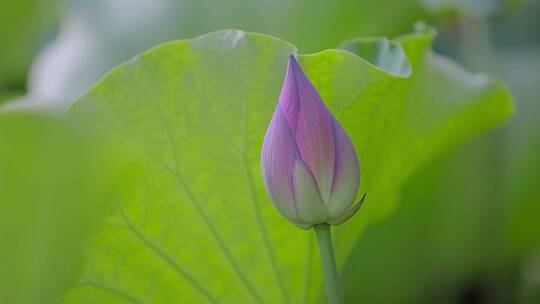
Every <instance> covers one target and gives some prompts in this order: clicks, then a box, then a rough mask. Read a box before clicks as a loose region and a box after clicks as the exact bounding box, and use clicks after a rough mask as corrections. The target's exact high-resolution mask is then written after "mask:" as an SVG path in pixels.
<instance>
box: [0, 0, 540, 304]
mask: <svg viewBox="0 0 540 304" xmlns="http://www.w3.org/2000/svg"><path fill="white" fill-rule="evenodd" d="M418 20H424V21H425V22H427V23H428V24H431V25H433V26H434V27H435V28H436V29H437V31H438V36H437V38H436V41H435V44H434V49H435V50H436V51H437V52H438V53H441V54H445V55H447V56H449V57H451V58H453V59H455V60H456V61H458V62H460V63H461V64H462V65H464V66H465V67H466V68H467V69H469V70H472V71H487V72H489V73H491V74H495V75H498V76H499V77H501V78H502V79H504V80H505V81H506V82H507V83H508V84H509V86H510V87H511V90H512V92H513V94H514V96H515V99H516V108H517V112H516V115H515V116H514V117H512V118H511V119H510V120H509V121H508V122H507V123H505V124H504V125H502V126H500V127H499V128H497V129H496V130H493V131H491V132H490V133H489V134H484V135H483V136H481V137H479V138H476V139H474V140H472V141H470V142H468V143H466V144H465V145H463V146H461V147H458V148H456V149H454V150H452V151H450V152H448V153H447V154H446V155H444V156H441V157H439V158H437V159H435V160H433V161H432V162H430V163H429V164H428V165H426V166H425V167H424V168H423V169H421V170H419V171H418V172H416V173H415V175H414V176H413V177H412V178H411V179H410V180H409V181H408V182H407V184H406V185H405V187H404V188H403V190H402V195H401V197H400V199H399V200H400V202H399V205H398V206H399V207H398V208H397V210H396V211H395V212H394V213H392V214H391V215H390V216H388V217H387V218H386V219H384V220H381V221H379V222H378V223H376V224H374V225H371V226H369V227H367V229H366V230H365V231H364V232H363V233H362V235H361V236H360V238H359V239H358V240H357V241H356V245H355V247H354V251H353V254H352V255H351V256H350V257H349V259H348V260H347V261H346V262H345V265H346V266H345V267H344V271H343V274H342V282H343V287H344V294H345V298H346V301H347V303H540V194H539V192H537V188H538V186H539V185H540V1H525V0H522V1H520V0H508V1H502V0H501V1H496V0H484V1H482V0H471V1H466V0H455V1H452V0H408V1H392V0H379V1H367V0H344V1H322V0H314V1H307V0H305V1H302V0H299V1H286V0H276V1H247V0H246V1H243V0H233V1H211V0H201V1H195V0H194V1H182V0H179V1H173V0H154V1H152V0H95V1H85V0H73V1H45V0H43V1H40V0H24V1H15V0H3V1H2V4H0V104H3V107H4V110H6V109H7V110H9V109H14V108H26V109H30V110H40V111H45V112H47V113H51V112H52V113H59V112H61V111H63V110H65V109H66V108H67V106H68V105H69V103H70V102H71V101H72V100H73V99H75V98H76V97H78V96H80V95H81V94H83V93H84V92H85V91H86V90H87V89H88V88H89V87H90V86H91V85H92V84H93V83H95V82H96V81H97V80H98V79H99V78H100V77H101V76H102V75H103V74H104V73H105V72H106V71H108V70H109V69H110V68H112V67H114V66H115V65H117V64H119V63H121V62H123V61H125V60H128V59H129V58H131V57H133V56H134V55H136V54H138V53H140V52H141V51H143V50H146V49H148V48H150V47H153V46H155V45H157V44H159V43H162V42H165V41H168V40H171V39H180V38H191V37H194V36H197V35H200V34H204V33H206V32H209V31H213V30H217V29H222V28H239V29H242V30H247V31H254V32H261V33H267V34H272V35H275V36H278V37H281V38H284V39H286V40H288V41H290V42H291V43H293V44H295V45H296V46H298V48H299V50H300V52H303V53H308V52H314V51H319V50H322V49H325V48H333V47H336V46H337V45H338V44H339V43H340V42H342V41H344V40H346V39H349V38H354V37H359V36H388V37H393V36H396V35H399V34H404V33H408V32H410V31H411V30H412V28H413V25H414V23H415V22H416V21H418ZM10 119H11V120H14V119H13V118H10ZM21 119H30V118H21ZM36 119H38V122H37V123H36V124H37V126H36V127H35V128H36V130H41V131H43V130H47V129H48V128H52V129H51V130H53V131H51V132H53V134H57V136H55V138H57V139H58V138H61V137H65V138H67V139H62V140H65V141H66V142H67V143H69V144H68V145H74V146H79V143H73V141H76V140H78V139H77V138H78V136H76V135H73V134H63V133H62V132H63V131H58V128H59V127H58V125H57V123H56V122H55V121H56V120H55V119H54V118H50V119H51V120H53V122H49V121H48V119H49V118H47V121H41V118H36ZM18 123H19V122H16V121H15V122H14V121H8V122H2V123H0V126H1V127H2V128H3V129H2V130H1V132H0V134H2V137H4V138H10V139H12V138H16V137H20V136H27V135H22V134H23V133H25V132H26V133H30V134H33V135H32V136H35V137H37V138H35V137H29V138H30V139H28V142H24V143H18V142H17V143H13V142H10V141H6V140H2V141H0V148H3V150H1V151H0V153H2V154H1V157H2V158H4V159H6V160H8V159H9V161H10V163H11V164H13V162H21V165H20V166H15V167H11V170H13V171H9V170H7V169H6V171H4V172H8V173H9V172H17V170H23V168H26V167H25V166H30V164H28V163H27V162H26V161H25V160H27V159H29V158H35V157H33V156H31V155H29V156H24V157H23V156H21V157H18V158H17V157H13V158H8V156H9V155H10V154H9V153H15V152H13V151H11V152H9V151H8V150H6V149H5V148H6V147H14V145H20V147H21V148H20V149H26V150H28V149H30V150H31V149H42V148H43V143H40V142H39V141H38V140H39V136H37V135H36V133H35V132H36V131H29V130H28V129H24V128H22V129H20V128H21V127H20V126H18V125H17V124H18ZM49 124H51V125H52V126H49ZM25 125H28V124H25ZM38 134H39V133H38ZM58 134H59V135H58ZM32 138H33V139H34V141H32ZM36 141H37V142H36ZM2 144H3V145H2ZM29 145H36V147H29ZM55 145H56V146H55ZM62 145H63V144H62V143H60V139H58V140H57V141H56V142H54V141H53V144H52V145H51V146H49V147H48V148H47V149H48V150H47V153H48V154H50V155H53V156H55V157H56V159H55V158H54V157H45V158H43V160H42V163H47V164H48V165H51V164H54V161H56V162H57V163H63V161H64V160H60V159H57V157H58V154H59V153H64V152H65V151H63V152H62V148H61V146H62ZM26 150H25V151H26ZM6 151H8V152H6ZM81 151H83V152H84V148H81V150H80V151H78V152H77V151H70V153H71V154H74V153H80V152H81ZM80 157H83V158H85V159H86V158H89V157H90V156H88V155H84V154H82V155H81V156H80ZM69 161H82V160H80V159H75V160H69ZM101 161H102V160H101ZM6 163H7V161H6ZM38 163H39V162H38ZM59 166H63V165H59ZM2 168H3V167H2ZM32 168H34V170H36V171H32ZM25 170H26V169H25ZM43 170H49V169H35V167H31V168H30V169H29V171H28V176H29V177H35V178H36V180H38V181H39V180H40V179H44V180H46V181H48V179H47V177H42V176H41V177H40V176H39V174H41V173H42V172H43ZM118 170H119V171H121V170H120V169H118ZM4 172H2V173H4ZM2 173H0V181H1V182H2V184H1V185H0V191H2V193H0V199H2V201H0V204H2V206H1V207H0V211H2V212H3V214H0V218H1V219H4V218H9V217H11V216H10V215H6V216H5V214H8V213H7V211H6V210H18V209H16V208H11V207H9V206H10V205H9V204H7V203H6V202H7V201H8V200H11V201H13V199H8V198H7V197H10V196H9V195H10V193H9V192H8V191H5V189H7V188H5V187H14V186H12V185H10V184H8V183H7V182H6V181H7V180H10V178H9V175H2ZM64 173H65V174H68V175H69V174H73V173H72V172H64ZM64 173H62V174H64ZM13 174H14V173H13ZM115 174H116V173H112V174H111V176H115ZM53 177H54V176H53ZM50 178H52V177H50ZM57 178H58V179H62V178H65V179H67V180H69V179H70V178H68V177H65V176H64V175H62V176H58V177H57ZM81 178H82V177H81ZM87 182H88V181H87ZM81 183H83V182H81ZM83 184H84V183H83ZM46 185H49V184H46ZM98 186H99V187H98ZM50 187H54V185H53V184H51V185H50ZM96 187H97V188H99V189H100V190H99V191H105V190H103V188H104V186H103V185H94V184H91V185H81V189H79V190H77V189H71V190H72V191H82V192H84V191H87V189H88V188H91V189H94V188H96ZM83 188H84V189H86V190H84V189H83ZM96 191H97V190H96ZM94 192H95V191H94ZM73 196H76V194H74V193H72V192H68V193H64V194H59V196H58V197H60V198H62V201H61V202H57V203H58V204H60V207H58V208H64V207H62V206H63V205H62V204H64V203H65V202H66V201H67V200H69V199H70V198H72V197H73ZM94 199H95V198H94ZM89 200H90V198H89ZM36 201H38V202H39V200H36ZM43 203H44V204H46V203H47V202H43ZM49 203H50V202H49ZM87 203H88V202H84V201H83V202H82V203H81V204H83V206H84V204H87ZM368 203H369V201H368ZM3 208H4V209H3ZM21 208H26V207H21ZM81 210H85V209H81ZM81 210H75V211H73V210H68V212H74V213H73V214H74V215H73V216H80V212H81ZM13 212H15V211H13ZM23 213H24V212H23ZM83 214H84V212H83ZM4 216H5V217H4ZM54 216H56V215H55V214H53V215H51V220H52V218H54ZM81 218H85V217H81ZM27 220H28V221H32V222H34V221H33V220H32V219H31V218H30V219H27ZM88 222H89V223H84V227H87V226H88V227H91V226H92V224H91V223H90V222H91V220H88ZM9 225H11V224H10V223H9V222H7V221H5V222H4V223H3V224H2V225H1V227H3V228H4V227H10V226H9ZM61 225H62V220H60V221H59V224H58V227H52V228H50V229H59V230H62V226H61ZM81 227H82V226H81ZM29 229H31V228H29ZM32 229H33V228H32ZM85 229H86V228H85ZM85 229H82V230H81V231H76V232H74V235H75V236H73V235H70V236H68V237H66V239H67V241H66V242H65V243H62V245H61V246H59V247H58V248H57V250H59V251H62V252H63V253H58V254H56V253H54V252H53V253H51V254H55V255H61V254H64V255H70V256H71V254H70V253H71V252H73V251H72V250H75V249H73V248H75V247H77V248H78V247H81V246H83V245H81V244H79V242H78V241H77V242H75V241H73V239H74V238H76V235H79V234H82V235H86V234H88V232H87V231H86V230H85ZM88 229H90V228H88ZM5 231H7V228H6V230H5ZM5 231H4V232H5ZM0 232H1V231H0ZM4 232H3V233H4ZM21 233H22V232H21ZM6 235H8V233H7V232H6ZM1 237H2V236H0V241H1V243H0V246H10V248H11V247H12V246H13V245H10V244H12V243H10V242H11V241H12V240H10V239H9V238H1ZM48 237H49V236H44V240H45V241H46V242H47V243H49V244H51V242H50V241H48ZM42 241H43V240H42ZM6 252H7V253H6ZM14 252H15V251H14ZM9 254H10V253H9V252H8V251H7V250H6V248H0V258H1V259H2V260H3V264H1V265H2V266H4V265H8V266H9V263H6V262H7V261H10V255H9ZM14 254H16V253H14ZM4 255H5V256H4ZM20 263H21V265H24V262H20ZM54 263H59V262H54ZM27 266H28V265H27ZM21 267H26V266H21ZM28 267H30V266H28ZM6 269H7V270H6ZM43 271H46V270H43ZM10 272H11V270H10V269H9V268H0V292H2V293H3V295H0V300H2V299H3V300H4V302H5V303H17V302H16V301H10V300H9V299H10V293H9V290H12V289H13V290H14V289H16V288H29V290H31V292H36V293H39V292H42V293H43V295H44V297H52V298H54V296H49V295H47V293H45V292H44V291H40V288H38V287H36V286H35V285H31V284H36V283H32V282H25V281H24V280H18V279H15V278H14V279H6V278H7V277H8V276H9V275H8V273H10ZM6 275H7V276H6ZM73 277H74V274H71V272H70V273H68V274H64V273H61V274H57V275H55V276H48V277H47V280H48V281H49V283H51V284H53V283H54V282H53V281H54V280H57V281H58V284H53V285H51V286H52V287H50V288H49V287H45V286H41V288H43V289H53V288H57V289H58V290H62V288H67V287H68V286H69V285H70V283H69V282H70V280H73ZM70 278H71V279H70ZM28 284H30V285H28ZM38 285H39V284H38ZM28 286H30V287H28ZM32 286H33V287H32ZM29 292H30V291H29ZM48 300H49V298H47V300H43V302H42V303H48ZM51 301H54V300H51ZM20 302H21V303H40V301H39V300H36V298H32V297H29V298H28V299H26V300H25V301H20Z"/></svg>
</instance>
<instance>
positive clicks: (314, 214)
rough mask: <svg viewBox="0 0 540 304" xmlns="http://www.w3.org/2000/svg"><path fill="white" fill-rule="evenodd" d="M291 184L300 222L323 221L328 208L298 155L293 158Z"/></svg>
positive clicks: (326, 215) (313, 222)
mask: <svg viewBox="0 0 540 304" xmlns="http://www.w3.org/2000/svg"><path fill="white" fill-rule="evenodd" d="M292 186H293V193H294V200H295V203H296V207H297V210H298V219H299V220H300V222H302V223H307V224H310V225H313V224H320V223H324V222H325V221H326V220H327V219H328V209H327V208H326V205H325V204H324V202H323V200H322V198H321V195H320V194H319V189H317V184H316V182H315V179H314V178H313V175H311V173H310V172H309V170H308V168H307V167H306V165H305V164H304V162H302V160H301V159H299V158H298V157H295V159H294V169H293V176H292Z"/></svg>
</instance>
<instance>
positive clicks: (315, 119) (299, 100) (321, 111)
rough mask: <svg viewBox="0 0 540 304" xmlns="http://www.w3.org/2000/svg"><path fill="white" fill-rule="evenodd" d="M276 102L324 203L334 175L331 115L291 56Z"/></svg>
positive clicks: (327, 197) (328, 194)
mask: <svg viewBox="0 0 540 304" xmlns="http://www.w3.org/2000/svg"><path fill="white" fill-rule="evenodd" d="M279 104H280V106H281V109H282V110H283V113H284V114H285V117H286V118H287V121H288V123H289V125H290V126H291V129H292V132H293V134H294V138H295V141H296V144H297V146H298V149H299V151H300V155H301V158H302V160H303V161H304V163H305V164H306V165H307V167H308V168H309V170H310V172H311V173H312V174H313V177H314V178H315V180H316V181H317V186H318V188H319V192H320V194H321V197H322V199H323V201H325V202H326V201H328V199H329V196H330V191H331V188H332V177H333V175H334V158H335V156H334V137H333V126H332V121H333V118H332V114H331V113H330V111H329V110H328V109H327V108H326V106H325V105H324V103H323V101H322V99H321V97H320V96H319V93H318V92H317V90H316V89H315V87H314V86H313V84H312V83H311V81H310V80H309V79H308V78H307V76H306V75H305V74H304V72H303V71H302V69H301V68H300V66H299V65H298V63H297V62H296V60H295V59H294V56H292V55H291V56H290V57H289V65H288V67H287V74H286V75H285V81H284V83H283V87H282V90H281V95H280V97H279Z"/></svg>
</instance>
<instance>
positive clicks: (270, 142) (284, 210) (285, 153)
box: [261, 106, 300, 222]
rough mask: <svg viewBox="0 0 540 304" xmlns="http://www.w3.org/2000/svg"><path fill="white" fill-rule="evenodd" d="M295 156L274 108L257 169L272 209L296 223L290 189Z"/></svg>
mask: <svg viewBox="0 0 540 304" xmlns="http://www.w3.org/2000/svg"><path fill="white" fill-rule="evenodd" d="M295 155H300V153H299V151H298V148H297V146H296V143H295V141H294V137H293V134H292V131H291V128H290V127H289V124H288V123H287V120H286V119H285V116H284V115H283V112H281V108H280V107H279V106H277V107H276V110H275V111H274V115H273V116H272V120H271V122H270V126H269V127H268V130H267V132H266V136H265V137H264V142H263V146H262V152H261V170H262V174H263V179H264V183H265V186H266V190H267V192H268V193H269V194H270V198H271V199H272V202H273V203H274V206H275V207H276V208H277V209H278V211H279V212H280V213H281V214H283V215H284V216H285V217H286V218H287V219H288V220H290V221H293V222H296V221H298V213H297V210H296V206H295V203H294V194H293V190H292V178H291V177H292V174H293V168H294V158H295Z"/></svg>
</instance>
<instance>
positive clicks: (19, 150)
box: [0, 115, 131, 304]
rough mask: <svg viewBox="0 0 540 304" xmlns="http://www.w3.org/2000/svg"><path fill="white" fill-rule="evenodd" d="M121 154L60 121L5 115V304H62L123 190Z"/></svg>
mask: <svg viewBox="0 0 540 304" xmlns="http://www.w3.org/2000/svg"><path fill="white" fill-rule="evenodd" d="M114 147H115V145H111V142H109V141H103V140H102V139H101V136H99V135H97V134H91V133H89V132H87V131H86V130H83V129H80V128H78V127H77V126H76V125H74V124H72V123H69V122H67V121H64V120H60V119H57V118H51V117H39V116H29V115H2V116H0V272H1V273H2V275H1V276H0V303H17V304H30V303H44V304H47V303H57V302H58V300H59V299H60V297H61V296H62V294H63V292H64V291H65V289H67V288H68V287H70V286H71V285H72V284H73V281H74V280H75V279H76V277H77V276H76V274H77V270H78V269H79V268H80V267H79V266H80V259H81V249H82V245H83V242H84V241H85V240H87V239H88V237H89V236H90V235H91V233H92V230H93V229H95V228H96V227H97V224H98V222H99V218H100V217H101V216H103V214H104V212H105V211H106V210H107V203H108V202H109V201H110V199H111V198H112V197H113V196H112V195H113V194H114V193H115V192H116V190H117V189H119V188H121V187H119V186H120V185H124V182H123V181H122V180H123V177H124V174H123V173H122V171H123V170H124V169H123V168H124V167H123V165H122V163H124V161H123V160H122V159H124V156H123V155H124V153H117V152H115V151H116V149H115V148H114ZM115 156H122V159H120V158H117V157H115ZM130 172H131V171H130ZM130 175H131V173H130Z"/></svg>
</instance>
